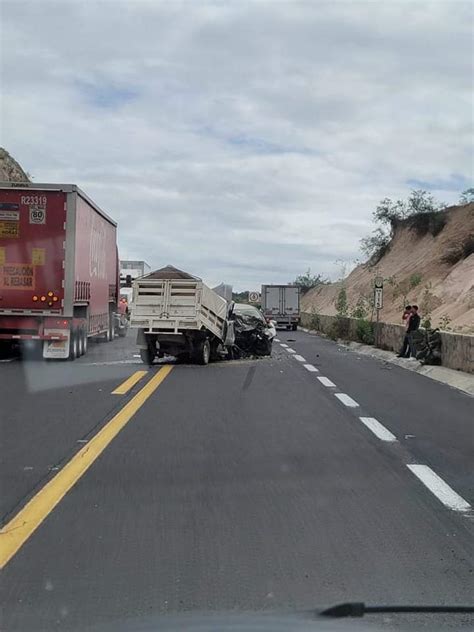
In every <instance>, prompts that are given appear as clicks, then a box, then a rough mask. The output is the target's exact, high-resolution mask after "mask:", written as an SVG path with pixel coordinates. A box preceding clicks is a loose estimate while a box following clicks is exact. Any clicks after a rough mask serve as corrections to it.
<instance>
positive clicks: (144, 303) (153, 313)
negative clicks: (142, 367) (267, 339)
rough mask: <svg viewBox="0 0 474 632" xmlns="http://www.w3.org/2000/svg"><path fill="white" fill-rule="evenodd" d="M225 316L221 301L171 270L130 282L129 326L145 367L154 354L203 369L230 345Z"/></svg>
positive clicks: (196, 282) (188, 277)
mask: <svg viewBox="0 0 474 632" xmlns="http://www.w3.org/2000/svg"><path fill="white" fill-rule="evenodd" d="M227 313H228V303H227V301H226V300H225V299H224V298H222V297H221V296H219V295H218V294H216V292H214V291H213V290H211V289H210V288H209V287H207V285H205V283H203V281H202V280H201V279H199V278H198V277H195V276H192V275H190V274H188V273H186V272H182V271H181V270H178V269H177V268H174V267H173V266H167V267H166V268H162V269H161V270H156V271H155V272H151V273H150V274H147V275H145V276H144V277H141V278H139V279H136V280H135V281H134V282H133V296H132V305H131V315H130V327H131V328H135V329H138V332H137V345H138V347H139V349H140V355H141V358H142V360H143V361H144V362H146V363H148V364H151V363H152V362H153V360H154V358H155V356H156V355H158V356H160V357H163V356H164V355H172V356H175V357H177V358H185V357H186V358H188V357H191V358H192V359H193V360H194V361H196V362H198V363H199V364H207V363H208V362H209V360H210V359H211V358H212V357H213V356H217V355H218V353H219V348H220V347H228V346H231V345H232V344H233V336H232V326H231V324H230V323H228V321H227Z"/></svg>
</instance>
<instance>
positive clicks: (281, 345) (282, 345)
mask: <svg viewBox="0 0 474 632" xmlns="http://www.w3.org/2000/svg"><path fill="white" fill-rule="evenodd" d="M280 347H283V348H284V349H287V348H288V345H286V344H285V343H284V342H280Z"/></svg>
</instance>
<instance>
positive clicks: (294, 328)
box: [292, 323, 298, 331]
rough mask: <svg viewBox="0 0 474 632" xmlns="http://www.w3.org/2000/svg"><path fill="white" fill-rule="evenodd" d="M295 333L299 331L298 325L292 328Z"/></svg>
mask: <svg viewBox="0 0 474 632" xmlns="http://www.w3.org/2000/svg"><path fill="white" fill-rule="evenodd" d="M292 329H293V331H296V330H297V329H298V325H297V324H296V323H295V324H294V325H293V327H292Z"/></svg>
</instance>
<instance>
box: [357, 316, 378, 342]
mask: <svg viewBox="0 0 474 632" xmlns="http://www.w3.org/2000/svg"><path fill="white" fill-rule="evenodd" d="M356 336H357V340H359V342H363V343H364V344H366V345H373V344H374V342H375V323H373V322H370V321H369V320H366V319H365V318H359V319H358V320H357V323H356Z"/></svg>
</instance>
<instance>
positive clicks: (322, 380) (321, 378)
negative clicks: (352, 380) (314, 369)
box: [317, 375, 336, 386]
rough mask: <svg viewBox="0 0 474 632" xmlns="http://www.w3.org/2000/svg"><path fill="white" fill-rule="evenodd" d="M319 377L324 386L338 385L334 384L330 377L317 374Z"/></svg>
mask: <svg viewBox="0 0 474 632" xmlns="http://www.w3.org/2000/svg"><path fill="white" fill-rule="evenodd" d="M317 378H318V380H319V381H320V382H321V384H322V385H323V386H336V385H335V384H334V382H331V380H330V379H329V378H327V377H322V376H321V377H320V376H319V375H318V376H317Z"/></svg>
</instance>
